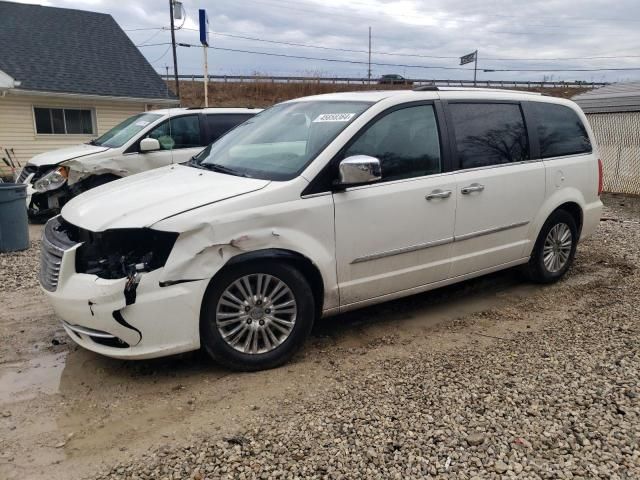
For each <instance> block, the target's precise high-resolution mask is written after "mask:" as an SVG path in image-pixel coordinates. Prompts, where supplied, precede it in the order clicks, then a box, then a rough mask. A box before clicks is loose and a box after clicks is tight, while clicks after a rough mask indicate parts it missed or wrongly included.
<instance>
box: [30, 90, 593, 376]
mask: <svg viewBox="0 0 640 480" xmlns="http://www.w3.org/2000/svg"><path fill="white" fill-rule="evenodd" d="M601 187H602V170H601V167H600V162H599V160H598V153H597V149H596V146H595V143H594V140H593V134H592V133H591V130H590V127H589V125H588V123H587V120H586V118H585V116H584V114H583V113H582V111H581V110H580V109H579V108H578V107H577V106H576V105H575V104H574V103H573V102H571V101H568V100H561V99H557V98H551V97H545V96H540V95H537V94H530V93H522V92H509V91H500V90H481V89H451V88H440V89H436V88H429V89H426V90H422V91H381V92H357V93H337V94H328V95H320V96H314V97H307V98H301V99H297V100H292V101H288V102H284V103H281V104H278V105H276V106H274V107H272V108H269V109H268V110H265V111H264V112H262V113H260V114H259V115H257V116H256V117H254V118H252V119H251V120H249V121H247V122H246V123H244V124H243V125H241V126H240V127H238V128H236V129H235V130H233V131H231V132H230V133H228V134H227V135H225V136H224V137H223V138H221V139H220V140H219V141H217V142H215V143H214V144H212V145H210V146H209V147H207V148H206V149H205V150H204V151H203V152H202V153H201V154H200V155H198V156H197V157H196V159H195V160H194V161H193V162H191V163H190V164H188V165H171V166H167V167H165V168H161V169H155V170H152V171H149V172H145V173H143V174H140V175H134V176H131V177H128V178H126V179H122V180H118V181H116V182H113V183H110V184H108V185H104V186H101V187H98V188H95V189H93V190H91V191H89V192H87V193H84V194H82V195H80V196H78V197H76V198H74V199H72V200H71V201H70V202H69V203H68V204H67V205H66V206H65V207H64V208H63V209H62V214H61V215H60V216H58V217H55V218H54V219H52V220H50V221H49V223H48V224H47V225H46V228H45V230H44V234H43V245H42V252H43V253H42V270H41V273H40V280H41V284H42V287H43V288H44V291H45V292H46V294H47V295H48V297H49V299H50V300H51V302H52V304H53V307H54V309H55V311H56V313H57V314H58V316H59V317H60V318H61V319H62V321H63V325H64V328H65V330H66V331H67V333H68V334H69V335H70V336H71V338H72V339H73V340H74V341H75V342H77V343H78V344H79V345H81V346H83V347H85V348H87V349H90V350H93V351H95V352H98V353H101V354H104V355H108V356H111V357H117V358H127V359H137V358H151V357H157V356H163V355H169V354H174V353H179V352H185V351H189V350H195V349H198V348H200V347H201V346H202V347H204V349H205V350H206V351H207V352H208V353H209V354H210V355H211V356H212V357H213V358H215V359H216V360H218V361H219V362H221V363H223V364H225V365H227V366H228V367H231V368H235V369H243V370H256V369H263V368H271V367H275V366H277V365H280V364H282V363H283V362H285V361H287V359H289V358H290V357H291V356H292V355H293V353H294V352H295V351H296V350H297V349H299V348H300V347H301V346H302V344H303V342H304V340H305V338H306V337H307V336H308V335H309V332H310V331H311V327H312V325H313V323H314V321H315V320H316V319H318V318H320V317H322V316H327V315H331V314H335V313H339V312H345V311H347V310H351V309H355V308H359V307H363V306H365V305H371V304H375V303H378V302H383V301H386V300H390V299H393V298H398V297H403V296H406V295H411V294H415V293H419V292H424V291H426V290H431V289H434V288H437V287H440V286H443V285H447V284H451V283H455V282H460V281H462V280H466V279H468V278H472V277H477V276H479V275H484V274H486V273H489V272H494V271H497V270H501V269H505V268H509V267H515V266H522V267H523V268H524V269H525V270H526V272H528V274H529V276H530V278H531V279H532V280H534V281H537V282H553V281H555V280H558V279H559V278H561V277H562V276H563V275H564V274H565V272H566V271H567V269H568V268H569V267H570V265H571V263H572V261H573V258H574V255H575V252H576V246H577V245H578V241H579V240H580V239H582V238H584V237H586V236H588V235H590V234H591V233H593V231H594V230H595V229H596V227H597V225H598V222H599V219H600V212H601V208H602V203H601V202H600V198H599V195H600V191H601Z"/></svg>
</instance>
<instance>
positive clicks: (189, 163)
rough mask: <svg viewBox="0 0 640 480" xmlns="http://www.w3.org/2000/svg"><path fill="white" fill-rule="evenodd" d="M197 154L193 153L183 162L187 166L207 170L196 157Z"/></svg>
mask: <svg viewBox="0 0 640 480" xmlns="http://www.w3.org/2000/svg"><path fill="white" fill-rule="evenodd" d="M196 157H197V155H194V156H193V157H191V158H190V159H189V160H187V161H186V162H184V163H185V164H186V165H187V166H189V167H193V168H201V169H203V170H207V168H206V167H204V166H203V165H202V164H201V163H200V162H199V161H198V159H197V158H196Z"/></svg>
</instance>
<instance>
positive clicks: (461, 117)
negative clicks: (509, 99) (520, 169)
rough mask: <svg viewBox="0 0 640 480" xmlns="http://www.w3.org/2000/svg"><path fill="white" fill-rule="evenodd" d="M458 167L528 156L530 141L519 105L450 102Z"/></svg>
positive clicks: (524, 158) (472, 166) (520, 158)
mask: <svg viewBox="0 0 640 480" xmlns="http://www.w3.org/2000/svg"><path fill="white" fill-rule="evenodd" d="M449 111H450V112H451V118H452V120H453V128H454V130H455V138H456V147H457V151H458V161H459V163H460V168H461V169H465V168H476V167H485V166H490V165H499V164H501V163H511V162H522V161H524V160H528V159H529V141H528V138H527V130H526V128H525V125H524V118H523V116H522V111H521V110H520V106H519V105H516V104H511V103H452V104H449Z"/></svg>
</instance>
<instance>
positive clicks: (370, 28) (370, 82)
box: [369, 27, 371, 85]
mask: <svg viewBox="0 0 640 480" xmlns="http://www.w3.org/2000/svg"><path fill="white" fill-rule="evenodd" d="M369 85H371V27H369Z"/></svg>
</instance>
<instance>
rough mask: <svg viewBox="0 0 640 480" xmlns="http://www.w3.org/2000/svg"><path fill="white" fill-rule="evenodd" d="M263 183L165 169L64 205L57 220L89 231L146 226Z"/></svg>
mask: <svg viewBox="0 0 640 480" xmlns="http://www.w3.org/2000/svg"><path fill="white" fill-rule="evenodd" d="M268 184H269V180H258V179H253V178H244V177H236V176H233V175H226V174H223V173H216V172H211V171H207V170H202V169H198V168H193V167H186V166H182V165H170V166H167V167H163V168H158V169H155V170H150V171H148V172H144V173H140V174H138V175H132V176H130V177H125V178H123V179H120V180H116V181H114V182H111V183H107V184H105V185H102V186H100V187H97V188H94V189H92V190H89V191H87V192H85V193H83V194H81V195H79V196H77V197H75V198H73V199H72V200H71V201H70V202H69V203H67V204H66V205H65V206H64V208H63V209H62V217H63V218H64V219H65V220H67V221H68V222H70V223H72V224H73V225H76V226H78V227H80V228H84V229H86V230H91V231H93V232H101V231H104V230H108V229H111V228H140V227H148V226H151V225H153V224H154V223H156V222H159V221H160V220H163V219H165V218H168V217H171V216H173V215H176V214H178V213H182V212H184V211H186V210H191V209H194V208H197V207H200V206H203V205H207V204H210V203H215V202H219V201H221V200H225V199H227V198H231V197H236V196H238V195H242V194H245V193H249V192H253V191H256V190H260V189H261V188H264V187H266V186H267V185H268Z"/></svg>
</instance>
